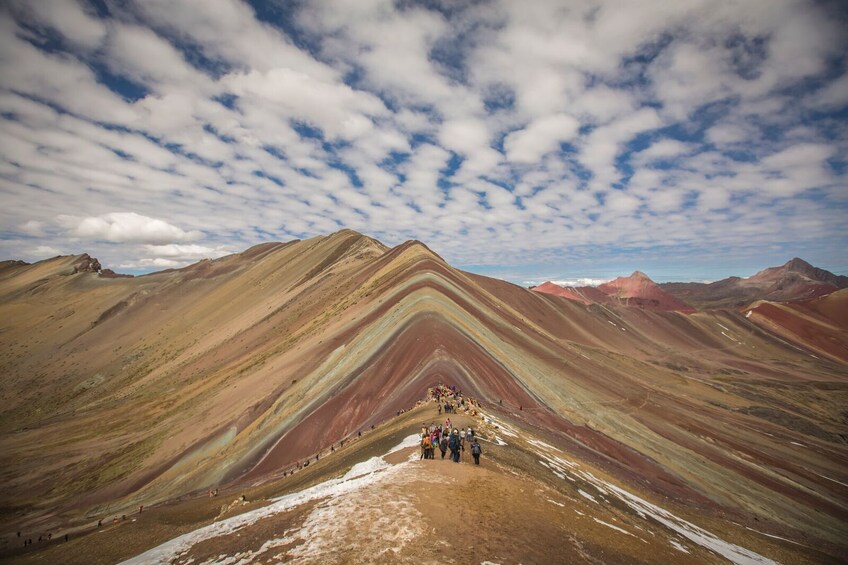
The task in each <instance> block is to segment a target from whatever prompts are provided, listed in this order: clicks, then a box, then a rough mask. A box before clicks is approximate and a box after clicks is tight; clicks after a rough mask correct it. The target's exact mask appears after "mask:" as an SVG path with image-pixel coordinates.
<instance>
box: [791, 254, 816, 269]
mask: <svg viewBox="0 0 848 565" xmlns="http://www.w3.org/2000/svg"><path fill="white" fill-rule="evenodd" d="M783 268H785V269H786V270H787V271H801V272H804V271H809V270H811V269H813V268H815V267H813V266H812V265H810V264H809V263H807V262H806V261H804V260H803V259H801V258H800V257H793V258H792V259H790V260H789V261H787V262H786V264H785V265H783Z"/></svg>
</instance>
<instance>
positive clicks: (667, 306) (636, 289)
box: [533, 271, 695, 314]
mask: <svg viewBox="0 0 848 565" xmlns="http://www.w3.org/2000/svg"><path fill="white" fill-rule="evenodd" d="M533 290H534V291H536V292H542V293H545V294H553V295H556V296H562V297H564V298H568V299H571V300H576V301H578V302H582V303H583V304H593V303H598V304H611V303H616V304H621V305H623V306H636V307H638V308H646V309H648V310H663V311H673V312H683V313H686V314H691V313H692V312H695V309H694V308H692V307H691V306H689V305H688V304H686V303H685V302H683V301H682V300H680V299H678V298H675V297H674V296H672V295H670V294H669V293H667V292H665V291H664V290H663V289H662V288H660V287H659V286H658V285H657V284H656V283H655V282H654V281H652V280H651V279H650V278H649V277H648V276H647V275H646V274H644V273H641V272H639V271H636V272H634V273H633V274H632V275H630V276H629V277H619V278H617V279H615V280H614V281H610V282H608V283H604V284H601V285H599V286H597V287H591V286H584V287H562V286H559V285H556V284H554V283H552V282H545V283H543V284H541V285H539V286H536V287H534V288H533Z"/></svg>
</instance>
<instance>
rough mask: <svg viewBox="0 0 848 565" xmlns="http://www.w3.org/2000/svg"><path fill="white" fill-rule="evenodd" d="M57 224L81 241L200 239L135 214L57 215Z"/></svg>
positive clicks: (169, 225)
mask: <svg viewBox="0 0 848 565" xmlns="http://www.w3.org/2000/svg"><path fill="white" fill-rule="evenodd" d="M58 219H59V221H60V223H61V224H62V225H64V226H65V227H68V228H70V230H69V231H70V232H71V233H72V234H73V235H75V236H77V237H81V238H83V239H93V240H101V241H109V242H134V243H151V244H153V243H160V244H161V243H166V242H172V241H187V240H192V239H198V238H200V237H201V236H202V234H201V233H200V232H199V231H184V230H183V229H181V228H178V227H176V226H174V225H171V224H169V223H168V222H165V221H162V220H158V219H155V218H149V217H147V216H142V215H140V214H136V213H135V212H113V213H110V214H104V215H102V216H96V217H92V216H90V217H87V218H74V217H72V216H60V217H59V218H58Z"/></svg>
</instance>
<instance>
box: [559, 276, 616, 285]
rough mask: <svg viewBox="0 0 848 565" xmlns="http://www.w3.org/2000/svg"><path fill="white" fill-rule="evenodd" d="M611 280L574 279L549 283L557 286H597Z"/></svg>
mask: <svg viewBox="0 0 848 565" xmlns="http://www.w3.org/2000/svg"><path fill="white" fill-rule="evenodd" d="M611 280H612V279H593V278H585V277H584V278H576V279H557V280H552V281H551V282H552V283H554V284H555V285H558V286H598V285H602V284H604V283H608V282H610V281H611Z"/></svg>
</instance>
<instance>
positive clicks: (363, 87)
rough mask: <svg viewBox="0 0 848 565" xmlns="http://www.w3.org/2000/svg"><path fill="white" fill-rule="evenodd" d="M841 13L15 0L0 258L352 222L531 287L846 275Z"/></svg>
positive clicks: (763, 2)
mask: <svg viewBox="0 0 848 565" xmlns="http://www.w3.org/2000/svg"><path fill="white" fill-rule="evenodd" d="M845 29H848V13H846V10H845V8H844V7H842V5H841V4H840V2H837V1H834V2H804V1H788V0H785V1H784V0H747V1H745V2H730V1H728V2H724V1H716V0H703V1H702V0H697V1H696V0H691V1H686V2H667V1H642V2H631V3H622V2H615V1H600V0H575V1H568V2H552V1H545V0H539V1H534V2H513V1H509V0H502V1H497V0H492V1H475V2H458V1H453V0H441V1H440V0H432V1H429V2H409V1H403V2H391V1H385V0H357V1H355V2H350V1H344V0H329V1H314V2H313V1H297V2H293V1H289V2H284V1H280V2H253V3H242V2H235V1H232V0H194V1H188V0H187V1H181V2H172V1H170V0H145V1H143V2H141V1H140V2H131V1H124V0H121V1H111V0H100V1H96V2H76V1H74V0H61V1H60V0H55V1H51V2H26V1H12V2H5V3H4V4H3V6H2V8H0V67H2V68H0V76H2V77H3V79H2V82H0V257H3V258H22V259H25V260H29V261H33V260H38V259H43V258H47V257H50V256H54V255H57V254H76V253H82V252H88V253H90V254H91V255H93V256H96V257H98V258H99V259H100V260H101V263H103V264H104V266H106V267H110V268H113V269H115V270H118V271H123V272H134V273H139V272H149V271H151V270H158V269H162V268H171V267H179V266H183V265H186V264H189V263H192V262H194V261H197V260H199V259H201V258H204V257H219V256H222V255H225V254H227V253H233V252H238V251H242V250H244V249H245V248H247V247H249V246H251V245H254V244H257V243H260V242H263V241H273V240H282V241H285V240H290V239H292V238H305V237H311V236H315V235H322V234H328V233H331V232H334V231H336V230H338V229H341V228H343V227H347V228H352V229H355V230H358V231H361V232H363V233H366V234H368V235H371V236H373V237H376V238H378V239H380V240H381V241H383V242H384V243H386V244H389V245H395V244H398V243H400V242H402V241H404V240H406V239H412V238H415V239H420V240H422V241H424V242H426V243H427V244H428V245H429V246H430V247H431V248H432V249H434V250H435V251H436V252H438V253H440V254H441V255H442V256H443V257H445V258H446V259H447V260H448V261H450V262H451V263H452V264H454V265H456V266H460V267H464V268H468V269H470V270H474V271H476V272H481V273H484V274H489V275H492V276H498V277H501V278H505V279H508V280H511V281H514V282H518V283H525V284H529V283H537V282H541V281H543V280H549V279H554V280H574V279H578V278H587V279H597V280H606V279H611V278H614V277H615V276H618V275H622V274H629V273H630V272H632V271H633V270H637V269H638V270H641V271H644V272H646V273H647V274H648V275H650V276H651V277H652V278H654V279H655V280H658V281H668V280H715V279H718V278H722V277H725V276H728V275H733V274H735V275H741V276H747V275H750V274H753V273H754V272H756V271H758V270H760V269H762V268H765V267H768V266H773V265H778V264H782V263H784V262H786V261H787V260H788V259H790V258H792V257H794V256H800V257H802V258H804V259H806V260H808V261H810V262H811V263H813V264H815V265H816V266H820V267H823V268H826V269H829V270H831V271H833V272H836V273H841V274H848V251H846V249H848V230H846V229H845V226H846V225H848V222H846V218H848V214H846V211H848V182H846V168H847V167H848V151H846V149H848V127H846V125H847V124H846V122H847V121H848V119H846V118H848V58H847V57H846V47H848V44H846V34H844V33H843V31H844V30H845Z"/></svg>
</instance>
